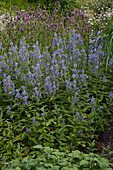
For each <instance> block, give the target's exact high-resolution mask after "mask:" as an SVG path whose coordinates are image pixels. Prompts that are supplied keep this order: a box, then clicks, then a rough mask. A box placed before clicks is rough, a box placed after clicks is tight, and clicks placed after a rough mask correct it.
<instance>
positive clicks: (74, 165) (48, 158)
mask: <svg viewBox="0 0 113 170" xmlns="http://www.w3.org/2000/svg"><path fill="white" fill-rule="evenodd" d="M32 150H33V151H32V152H33V153H34V155H35V156H34V157H33V158H31V156H29V157H27V158H26V159H24V160H21V159H16V160H13V161H11V162H9V163H8V165H7V163H4V167H3V168H4V169H5V170H8V169H11V170H21V169H22V170H24V169H34V170H50V169H51V170H59V169H61V170H68V169H69V170H83V169H93V170H103V169H106V170H110V169H112V168H110V163H109V161H108V160H107V159H105V158H102V157H100V156H99V155H97V154H93V153H90V154H84V153H83V152H80V151H79V150H75V151H72V152H71V153H70V152H69V151H68V150H65V152H59V150H57V149H53V148H50V147H42V146H41V145H36V146H34V147H33V148H32Z"/></svg>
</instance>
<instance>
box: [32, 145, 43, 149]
mask: <svg viewBox="0 0 113 170" xmlns="http://www.w3.org/2000/svg"><path fill="white" fill-rule="evenodd" d="M32 148H35V149H43V147H42V145H36V146H33V147H32Z"/></svg>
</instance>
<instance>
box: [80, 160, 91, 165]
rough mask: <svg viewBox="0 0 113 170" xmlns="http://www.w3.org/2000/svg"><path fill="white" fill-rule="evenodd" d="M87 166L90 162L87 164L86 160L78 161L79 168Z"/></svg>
mask: <svg viewBox="0 0 113 170" xmlns="http://www.w3.org/2000/svg"><path fill="white" fill-rule="evenodd" d="M88 164H90V162H88V161H86V160H82V161H80V166H82V165H84V166H87V165H88Z"/></svg>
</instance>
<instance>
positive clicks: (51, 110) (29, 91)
mask: <svg viewBox="0 0 113 170" xmlns="http://www.w3.org/2000/svg"><path fill="white" fill-rule="evenodd" d="M26 2H27V1H26ZM62 2H63V1H62ZM55 5H56V6H53V9H52V10H44V9H41V8H40V7H39V6H38V7H37V8H34V6H33V9H31V8H30V7H29V6H28V5H27V4H25V7H26V6H27V7H26V8H25V9H24V10H19V9H18V7H17V6H15V7H14V10H13V13H12V15H11V16H9V15H7V16H6V19H8V22H7V24H6V27H5V29H4V30H3V31H2V32H1V33H0V35H1V37H0V39H1V40H2V43H0V159H1V160H2V161H1V163H0V168H6V167H7V168H10V169H11V168H16V167H17V168H19V167H20V168H26V166H27V168H28V169H29V168H31V169H32V167H34V168H36V166H38V168H39V167H40V166H41V167H40V168H42V169H44V168H54V166H57V167H56V168H59V169H60V168H62V169H65V168H68V166H69V167H70V168H76V169H79V168H84V167H85V168H90V169H91V168H96V169H98V168H101V169H103V166H105V167H106V169H107V168H109V165H110V164H109V162H108V161H107V160H106V163H105V164H104V163H103V161H105V159H103V158H101V157H100V156H99V155H96V154H95V153H96V152H97V147H96V145H97V141H98V136H99V134H100V133H102V131H104V127H105V125H106V124H108V121H107V119H108V117H111V118H112V110H113V104H112V103H113V76H112V73H113V53H112V47H113V40H112V39H113V36H112V33H113V25H112V21H113V18H111V20H109V19H107V18H106V20H104V21H103V22H105V25H107V24H108V26H106V28H104V27H103V30H102V27H98V28H99V30H97V25H96V24H95V27H94V25H92V24H91V23H89V19H88V17H87V16H86V15H85V14H84V12H83V11H81V10H78V9H71V10H67V11H65V10H62V8H63V9H65V8H64V7H62V6H61V4H60V3H59V2H58V1H56V4H55ZM49 9H50V8H49ZM66 9H68V7H67V8H66ZM11 12H12V11H11V10H10V13H11ZM4 22H5V20H3V23H4ZM106 23H107V24H106ZM100 25H101V23H100ZM103 25H104V24H103ZM93 27H94V29H93ZM108 28H109V29H108ZM106 30H108V31H106ZM101 33H103V34H101ZM102 35H103V36H102ZM105 37H107V38H105ZM106 45H107V48H106ZM108 47H110V48H108ZM106 61H107V62H106ZM106 66H107V67H106ZM106 68H107V71H106ZM36 145H38V146H36ZM39 146H40V147H39ZM42 146H43V147H42ZM33 148H38V149H39V148H40V149H41V148H43V149H44V153H43V154H42V150H40V151H39V150H38V151H37V150H33ZM55 149H58V150H59V151H58V150H57V151H56V150H55ZM75 150H79V151H80V152H78V151H75ZM81 151H82V152H84V154H83V153H81ZM57 152H58V153H57ZM28 155H29V157H28ZM39 155H40V157H38V156H39ZM41 155H42V156H41ZM54 155H57V156H54ZM61 155H62V156H61ZM58 156H59V157H60V158H58ZM65 157H67V158H65ZM74 158H77V159H76V161H77V162H76V163H75V162H74ZM25 159H26V161H25ZM33 159H34V160H33ZM49 159H50V162H48V161H49ZM52 159H53V160H54V161H53V160H52ZM92 159H93V160H92ZM12 160H13V162H11V161H12ZM60 160H61V161H60ZM69 161H70V163H67V162H69ZM16 162H17V163H16ZM42 162H43V163H42ZM89 162H90V163H89ZM28 164H29V167H28Z"/></svg>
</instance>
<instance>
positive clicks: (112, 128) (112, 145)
mask: <svg viewBox="0 0 113 170" xmlns="http://www.w3.org/2000/svg"><path fill="white" fill-rule="evenodd" d="M111 117H112V115H111ZM108 122H109V124H110V125H109V126H105V131H104V132H103V133H102V134H101V135H100V136H99V141H98V146H97V147H98V152H99V153H100V154H101V156H102V157H105V158H107V159H109V160H110V162H111V163H113V153H110V152H111V151H113V118H109V119H108ZM105 148H106V149H105ZM111 167H112V168H113V166H111Z"/></svg>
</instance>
